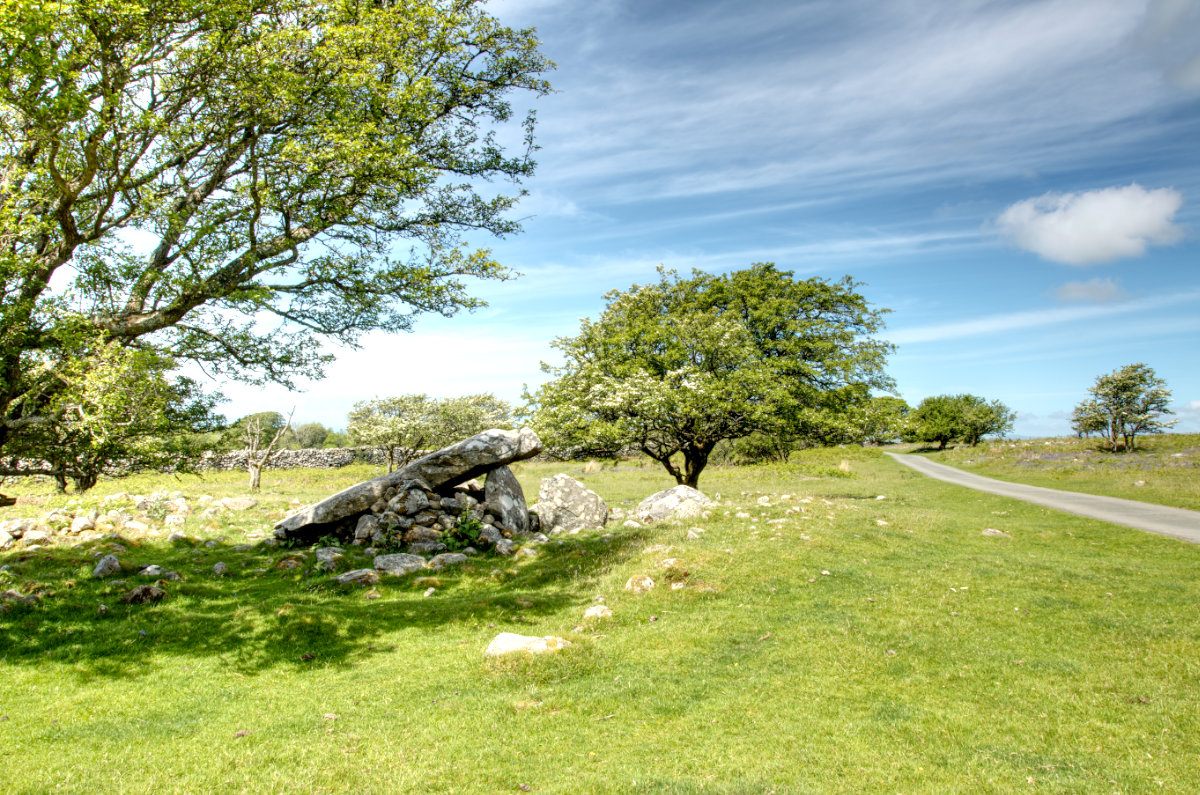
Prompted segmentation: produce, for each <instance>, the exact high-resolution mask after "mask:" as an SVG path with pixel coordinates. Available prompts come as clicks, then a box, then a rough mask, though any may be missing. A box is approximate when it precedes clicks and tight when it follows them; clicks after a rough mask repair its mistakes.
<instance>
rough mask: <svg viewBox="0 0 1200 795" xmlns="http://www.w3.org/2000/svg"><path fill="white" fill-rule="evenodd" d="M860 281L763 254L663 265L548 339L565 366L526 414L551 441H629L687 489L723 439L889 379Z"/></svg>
mask: <svg viewBox="0 0 1200 795" xmlns="http://www.w3.org/2000/svg"><path fill="white" fill-rule="evenodd" d="M857 287H858V284H857V283H856V282H854V281H853V280H851V279H850V278H848V277H847V278H845V279H841V280H839V281H827V280H825V279H819V278H812V279H804V280H797V279H795V278H793V276H792V274H791V272H789V271H783V270H779V269H778V268H776V267H775V265H774V264H771V263H756V264H754V265H752V266H751V267H749V268H747V269H745V270H742V271H735V272H733V273H729V274H725V275H720V276H717V275H712V274H707V273H702V272H699V271H696V272H694V273H693V274H692V276H691V278H686V279H684V278H680V277H679V276H678V275H677V274H675V273H674V272H671V271H663V270H660V272H659V281H658V282H657V283H654V284H649V285H645V286H638V285H634V286H633V287H631V288H630V289H629V290H627V291H624V292H621V291H613V292H611V293H609V294H608V295H607V296H605V299H606V300H607V302H608V306H607V308H606V309H605V311H604V313H603V314H602V315H601V316H600V319H599V320H596V321H591V320H585V321H584V322H583V324H582V327H581V328H580V332H579V334H578V336H575V337H564V338H561V339H559V340H556V341H555V343H554V346H555V347H556V348H558V350H559V351H561V352H562V354H563V357H564V363H563V364H562V365H561V366H559V367H547V368H545V369H547V371H548V372H549V373H550V374H551V375H552V376H553V380H551V381H550V382H548V383H547V384H545V385H544V386H543V387H542V388H541V389H539V390H538V392H537V393H536V394H535V395H531V396H530V398H531V403H530V406H531V410H532V412H533V415H532V416H533V421H532V422H533V425H534V427H535V428H536V430H537V431H538V433H539V434H540V435H542V437H543V439H544V440H545V441H546V442H547V445H548V446H550V447H558V448H560V449H572V448H574V449H576V450H580V451H583V452H585V453H587V454H595V453H596V452H601V453H603V452H613V451H616V450H619V449H621V448H623V447H631V448H635V449H638V450H640V451H642V452H643V453H645V454H646V455H648V456H650V457H651V458H653V459H654V460H656V461H658V462H659V463H661V464H662V465H663V467H664V468H666V470H667V471H668V472H669V473H670V474H671V475H672V476H673V477H674V478H675V479H676V481H677V482H679V483H681V484H685V485H688V486H693V487H694V486H696V485H697V483H698V482H699V479H700V473H701V472H702V471H703V470H704V468H705V466H707V464H708V460H709V456H710V455H711V453H712V451H713V448H714V447H716V445H717V443H718V442H720V441H722V440H724V439H740V438H744V437H747V436H750V435H751V434H755V433H761V434H765V435H767V436H772V437H784V436H787V435H789V434H795V433H800V432H801V431H802V430H803V429H804V428H806V427H809V426H813V425H820V424H828V418H829V417H830V416H831V415H837V414H839V413H841V412H844V411H845V410H846V409H847V407H849V406H850V405H852V404H853V403H854V402H855V401H856V400H857V399H858V398H860V397H861V395H863V394H865V392H866V391H867V390H869V389H871V388H875V389H889V388H891V380H890V379H889V378H888V377H887V375H886V374H885V373H884V370H883V367H884V364H885V361H886V357H887V354H888V353H889V352H890V351H891V348H892V346H891V345H889V344H888V343H887V342H884V341H882V340H880V339H878V338H877V337H875V336H874V335H875V333H876V332H878V331H879V330H880V329H881V328H882V327H883V319H882V315H883V312H884V310H880V309H877V308H873V307H872V306H871V305H870V304H869V303H868V302H867V300H866V299H865V298H864V297H863V296H862V295H861V294H859V293H858V292H857V290H856V288H857Z"/></svg>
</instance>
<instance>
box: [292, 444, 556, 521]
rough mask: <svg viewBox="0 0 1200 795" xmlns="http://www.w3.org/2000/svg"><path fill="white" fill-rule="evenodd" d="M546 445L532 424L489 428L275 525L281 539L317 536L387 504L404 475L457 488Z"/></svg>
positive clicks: (432, 485)
mask: <svg viewBox="0 0 1200 795" xmlns="http://www.w3.org/2000/svg"><path fill="white" fill-rule="evenodd" d="M541 450H542V442H541V440H540V439H538V436H537V434H536V433H534V432H533V431H531V430H530V429H528V428H522V429H521V430H519V431H502V430H490V431H484V432H483V433H479V434H476V435H475V436H472V437H471V438H469V439H464V440H463V441H461V442H457V443H455V444H452V445H450V446H449V447H444V448H442V449H441V450H438V451H436V452H433V453H430V454H429V455H426V456H422V457H421V458H418V459H417V460H416V461H413V462H411V463H409V464H407V465H405V466H402V467H400V468H399V469H397V470H396V471H395V472H390V473H388V474H386V475H380V476H379V477H377V478H374V479H373V480H368V481H366V482H365V483H359V484H357V485H355V486H351V487H350V488H348V489H344V490H343V491H340V492H338V493H337V494H334V495H333V496H332V497H328V498H326V499H324V500H322V501H321V502H318V503H317V504H316V505H310V506H308V507H307V508H304V509H303V510H301V511H299V512H297V513H294V514H292V515H291V516H289V517H287V518H286V519H284V520H283V521H281V522H279V524H277V525H275V535H276V536H277V537H278V538H281V539H287V538H316V537H319V536H320V535H322V534H324V533H326V532H328V531H330V530H335V531H336V530H339V529H341V527H340V526H341V525H342V524H343V523H346V522H348V521H351V520H353V521H357V517H358V516H359V515H360V514H363V513H366V512H367V511H369V510H371V506H372V505H375V504H376V503H380V504H381V505H386V498H387V492H388V490H389V489H392V490H393V491H395V489H396V488H398V487H399V486H400V485H401V484H403V483H405V481H409V482H410V483H421V484H423V485H425V486H427V487H428V488H430V489H434V490H437V489H442V488H452V487H453V486H455V485H457V484H459V483H463V482H466V481H468V480H470V479H471V478H475V477H478V476H480V475H483V474H486V473H487V472H490V471H491V470H493V469H496V468H497V467H500V466H504V465H506V464H511V463H513V462H514V461H523V460H525V459H526V458H532V457H533V456H535V455H537V454H538V453H539V452H541ZM381 501H382V502H381Z"/></svg>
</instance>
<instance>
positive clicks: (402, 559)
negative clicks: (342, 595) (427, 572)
mask: <svg viewBox="0 0 1200 795" xmlns="http://www.w3.org/2000/svg"><path fill="white" fill-rule="evenodd" d="M373 562H374V564H375V568H376V569H379V571H381V572H383V573H384V574H390V575H392V576H393V577H403V576H404V575H405V574H411V573H413V572H414V571H420V570H421V569H423V568H425V558H423V557H421V556H420V555H409V554H406V553H404V552H397V553H395V554H392V555H377V556H376V557H375V560H374V561H373ZM353 573H354V572H347V574H353ZM345 576H346V574H343V575H342V577H345ZM338 580H339V581H340V580H341V577H339V578H338Z"/></svg>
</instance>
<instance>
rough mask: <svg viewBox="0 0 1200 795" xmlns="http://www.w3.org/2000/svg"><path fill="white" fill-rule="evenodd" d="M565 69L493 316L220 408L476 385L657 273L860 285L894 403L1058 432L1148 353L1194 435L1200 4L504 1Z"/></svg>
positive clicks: (329, 407)
mask: <svg viewBox="0 0 1200 795" xmlns="http://www.w3.org/2000/svg"><path fill="white" fill-rule="evenodd" d="M489 8H490V10H491V12H492V13H493V14H495V15H496V16H498V17H499V18H500V19H501V20H503V21H504V22H506V23H508V24H510V25H514V26H536V27H537V29H538V32H539V36H540V38H541V39H542V41H543V45H544V46H543V49H544V51H545V53H546V54H547V55H548V56H549V57H550V58H551V59H553V60H554V61H555V62H556V63H557V65H558V68H557V70H556V72H555V73H554V74H553V75H552V76H551V80H552V83H553V85H554V88H555V91H556V93H554V94H553V95H551V96H549V97H545V98H543V99H541V100H538V101H537V102H536V103H534V105H533V106H534V107H536V110H537V113H538V119H539V125H538V131H537V140H538V143H539V145H540V146H541V147H542V148H541V151H540V152H539V154H538V158H537V159H538V163H539V166H538V170H537V173H536V174H535V176H534V177H532V178H531V179H529V180H528V181H527V182H526V184H525V187H526V188H527V189H528V191H529V194H530V195H529V196H528V197H527V198H526V199H525V200H524V201H523V202H522V204H521V205H520V206H519V208H518V215H519V216H520V217H523V218H525V219H526V220H525V222H524V232H523V233H522V234H520V235H517V236H514V237H511V238H508V239H504V240H486V239H482V238H481V239H479V240H475V241H473V242H475V243H477V244H479V245H485V246H490V247H491V248H492V249H493V251H494V252H495V254H496V256H497V257H498V258H499V259H500V261H501V262H503V263H505V264H506V265H509V266H510V267H512V268H514V269H515V270H517V271H519V272H521V273H522V274H523V275H522V276H521V277H520V278H519V279H517V280H514V281H511V282H506V283H486V284H479V285H477V287H476V289H475V290H474V292H475V294H478V295H480V296H482V297H484V298H486V299H487V300H488V302H489V306H488V307H487V308H485V309H482V310H479V311H477V312H475V313H473V314H470V315H466V314H463V315H460V316H458V317H455V318H452V319H449V320H444V319H441V318H424V319H421V320H419V321H418V323H417V325H416V328H415V330H414V332H413V333H411V334H405V335H400V336H382V335H380V336H371V337H369V338H367V339H366V340H365V341H364V345H363V347H362V348H361V349H359V350H355V351H346V350H340V351H337V353H338V361H337V362H336V363H335V364H334V365H333V366H332V367H331V368H330V370H329V372H328V377H327V378H326V379H325V380H323V381H321V382H319V383H305V384H304V387H305V390H304V391H303V392H297V393H288V392H286V391H284V390H282V389H271V388H267V389H262V388H254V389H249V388H246V387H243V386H239V385H227V386H226V387H225V392H226V394H227V395H229V396H230V398H231V402H230V403H228V404H226V406H225V407H224V410H225V413H226V414H227V415H228V416H230V417H238V416H241V415H243V414H246V413H250V412H252V411H264V410H282V411H284V412H285V413H286V412H287V411H288V410H290V409H291V408H292V407H295V418H296V420H297V421H299V422H306V421H319V422H323V423H325V424H326V425H330V426H332V427H339V428H340V427H343V426H344V424H345V415H346V412H347V411H348V410H349V408H350V407H351V406H352V405H353V403H354V402H355V401H357V400H362V399H368V398H372V397H377V396H378V397H382V396H387V395H394V394H402V393H408V392H427V393H429V394H431V395H439V396H449V395H457V394H466V393H471V392H481V391H490V392H494V393H495V394H496V395H498V396H499V397H502V398H505V399H508V400H511V401H514V402H516V401H519V397H520V394H521V389H522V385H523V384H529V385H531V386H534V385H536V384H537V383H539V382H540V381H541V380H542V378H543V377H544V376H542V374H541V373H540V371H539V367H538V365H539V362H540V361H543V360H546V361H553V360H554V359H555V354H554V352H553V351H552V349H550V347H549V342H550V340H552V339H553V338H554V337H557V336H563V335H572V334H574V333H575V332H577V330H578V327H579V320H580V318H582V317H595V316H597V315H598V314H599V312H600V311H601V310H602V308H603V300H602V295H603V294H604V293H605V292H606V291H608V290H610V289H614V288H616V289H626V288H628V287H629V286H631V285H633V284H635V283H646V282H648V281H651V280H653V279H654V278H655V274H654V270H655V268H656V267H657V266H658V265H660V264H662V265H665V266H666V267H668V268H673V269H676V270H678V271H680V272H681V273H687V272H689V271H690V270H691V269H693V268H699V269H701V270H705V271H712V272H725V271H729V270H734V269H738V268H742V267H745V266H747V265H749V264H750V263H751V262H759V261H771V262H775V263H777V264H778V265H779V266H780V267H782V268H785V269H788V270H791V271H793V272H794V273H795V274H796V275H797V276H798V277H801V278H807V277H809V276H822V277H828V278H838V277H841V276H842V275H843V274H850V275H851V276H852V277H854V278H855V279H856V280H859V281H861V282H863V283H864V286H863V287H862V288H861V291H862V292H863V293H864V295H866V296H867V298H868V299H869V300H870V301H871V302H873V303H874V304H875V305H877V306H881V307H887V308H889V309H891V310H892V313H891V314H890V315H889V316H888V328H887V331H886V333H885V334H884V335H883V336H885V337H886V338H888V339H890V340H892V341H893V342H895V343H896V344H897V345H898V349H897V351H896V353H895V354H894V355H893V357H892V358H891V360H890V364H889V372H890V373H891V375H892V376H893V377H894V378H895V380H896V384H897V390H898V393H899V394H900V396H901V397H903V398H905V399H906V400H907V401H908V402H909V403H910V404H913V405H915V404H916V403H918V402H919V401H920V400H921V399H922V398H924V397H927V396H929V395H934V394H943V393H957V392H971V393H975V394H979V395H983V396H984V397H987V398H989V399H991V398H998V399H1000V400H1002V401H1003V402H1004V403H1006V404H1007V405H1009V406H1010V407H1012V408H1014V409H1016V410H1018V412H1019V419H1018V421H1017V426H1016V432H1017V434H1019V435H1024V436H1040V435H1057V434H1064V433H1067V432H1069V428H1068V425H1067V421H1066V416H1067V415H1068V414H1069V413H1070V410H1071V408H1072V406H1074V405H1075V404H1076V403H1078V402H1079V401H1080V400H1081V399H1083V398H1084V397H1085V396H1086V390H1087V388H1088V387H1089V386H1090V385H1091V384H1092V382H1093V381H1094V379H1095V377H1096V376H1097V375H1100V374H1102V373H1107V372H1110V371H1112V370H1114V369H1116V368H1117V367H1120V366H1122V365H1125V364H1129V363H1132V362H1137V361H1144V362H1146V363H1148V364H1150V365H1151V366H1152V367H1154V368H1155V370H1156V371H1157V372H1158V374H1159V375H1160V376H1161V377H1163V378H1165V379H1166V381H1167V383H1168V386H1169V387H1170V388H1171V389H1172V390H1173V392H1174V398H1175V404H1174V408H1175V410H1176V412H1177V413H1178V415H1179V420H1180V421H1179V424H1178V426H1177V427H1178V429H1179V430H1190V431H1200V366H1198V365H1200V344H1198V343H1200V143H1198V142H1200V1H1198V0H1154V1H1153V2H1140V1H1139V0H1059V1H1054V0H1036V1H1033V2H1017V1H1012V0H1010V1H1009V2H982V1H979V0H953V1H952V2H950V1H947V2H942V1H941V0H920V1H919V2H918V0H911V1H901V0H895V1H889V2H878V0H870V1H867V0H821V1H817V0H814V1H811V2H806V1H803V0H793V2H788V3H781V2H778V0H739V2H736V3H735V2H729V1H724V2H722V1H721V0H688V1H687V2H681V1H680V0H660V1H659V2H645V0H590V2H587V3H579V2H564V1H562V0H558V1H557V2H556V1H554V0H494V2H492V3H490V4H489Z"/></svg>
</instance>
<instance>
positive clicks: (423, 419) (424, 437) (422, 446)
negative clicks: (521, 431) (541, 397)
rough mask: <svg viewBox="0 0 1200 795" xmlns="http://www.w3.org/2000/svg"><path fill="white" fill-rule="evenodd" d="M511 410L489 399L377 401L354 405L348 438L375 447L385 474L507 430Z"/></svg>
mask: <svg viewBox="0 0 1200 795" xmlns="http://www.w3.org/2000/svg"><path fill="white" fill-rule="evenodd" d="M511 416H512V409H511V408H510V407H509V405H508V404H507V403H505V402H504V401H501V400H497V399H496V398H495V397H494V396H493V395H490V394H481V395H468V396H466V397H460V398H445V399H443V400H438V399H436V398H430V397H429V396H428V395H401V396H399V397H390V398H376V399H374V400H364V401H360V402H358V403H355V404H354V408H353V409H352V410H351V411H350V414H349V417H348V419H349V424H348V425H347V426H346V432H347V433H348V434H349V435H350V438H351V439H353V440H354V441H355V443H357V444H362V445H368V446H371V447H378V448H380V449H381V450H383V452H384V455H385V456H386V457H387V462H388V472H391V471H392V470H393V469H394V468H395V467H396V466H397V465H400V466H403V465H404V464H406V463H408V462H409V461H411V460H413V459H414V458H416V457H417V456H418V455H419V454H420V453H421V451H423V450H427V449H429V448H440V447H445V446H446V445H449V444H452V443H454V442H456V441H458V440H460V439H464V438H466V437H468V436H474V435H475V434H477V433H479V432H480V431H484V430H487V429H488V428H498V427H499V428H504V427H508V425H509V423H510V422H511Z"/></svg>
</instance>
